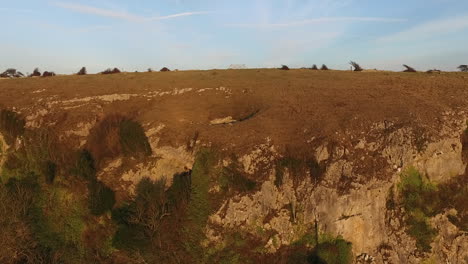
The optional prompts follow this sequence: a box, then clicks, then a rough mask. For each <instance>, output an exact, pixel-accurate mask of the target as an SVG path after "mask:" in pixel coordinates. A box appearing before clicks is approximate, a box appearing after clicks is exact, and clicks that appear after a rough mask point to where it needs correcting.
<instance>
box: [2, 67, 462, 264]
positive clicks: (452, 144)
mask: <svg viewBox="0 0 468 264" xmlns="http://www.w3.org/2000/svg"><path fill="white" fill-rule="evenodd" d="M467 98H468V75H467V74H464V73H444V74H436V75H432V74H426V73H414V74H412V73H392V72H359V73H356V72H344V71H311V70H290V71H280V70H276V69H252V70H212V71H185V72H154V73H123V74H114V75H86V76H56V77H51V78H27V79H12V80H2V81H0V109H8V110H11V111H13V112H16V113H18V114H19V116H20V117H22V118H24V120H25V128H26V132H25V133H24V135H19V136H18V137H17V138H15V140H16V141H11V140H10V142H8V140H7V135H6V134H5V131H1V130H0V132H1V133H2V134H3V136H2V137H1V138H0V139H1V142H2V144H1V146H0V147H1V148H0V149H2V151H1V152H0V153H1V154H2V155H1V156H0V164H2V165H3V164H4V163H5V166H4V167H5V168H4V169H3V170H2V179H3V183H6V182H7V181H8V180H11V179H12V178H15V177H16V178H18V177H19V178H21V176H18V175H19V174H15V173H13V172H12V171H14V169H16V168H17V167H14V166H13V167H14V168H13V167H11V165H10V164H12V162H11V160H12V159H11V158H10V156H11V155H13V154H12V153H20V152H21V151H22V148H26V149H27V144H32V145H34V144H36V143H35V141H31V140H29V139H28V137H31V136H29V135H30V134H28V133H31V134H34V133H36V132H34V131H42V130H44V129H45V130H47V131H48V132H47V133H51V134H53V136H50V137H51V138H53V141H54V143H53V144H52V143H51V145H59V146H58V147H57V148H54V151H55V152H56V153H54V155H51V154H49V156H50V157H48V159H47V162H49V160H50V161H51V162H53V163H54V164H55V165H54V166H57V176H56V178H57V180H55V182H54V183H53V184H54V185H53V186H54V188H58V189H61V188H62V189H66V190H68V191H70V192H71V193H72V194H73V195H76V196H77V197H88V198H86V199H90V198H89V197H90V193H92V191H91V190H93V189H92V188H91V187H88V191H86V184H84V183H83V182H80V183H75V182H74V180H70V179H69V177H70V175H71V174H73V173H72V171H74V170H72V169H69V168H68V167H70V166H71V167H73V166H74V165H73V166H72V165H70V164H67V161H69V160H71V159H72V157H74V156H70V155H71V153H72V152H73V153H74V152H78V151H80V150H87V151H89V152H90V155H91V157H92V158H93V159H94V161H95V163H96V164H95V166H93V168H94V167H95V170H96V181H97V182H102V183H103V184H105V185H106V186H108V187H109V188H110V189H111V190H112V191H114V192H115V200H116V201H115V205H114V204H112V205H111V209H112V210H113V213H112V219H111V216H110V213H109V214H108V216H107V218H105V219H107V220H105V222H106V223H107V224H105V225H104V227H102V230H101V231H96V230H95V226H96V222H100V221H101V222H102V221H104V220H102V219H101V220H99V219H100V218H92V217H91V218H90V217H89V216H83V217H80V219H86V220H84V223H83V226H85V227H83V228H84V229H83V230H84V231H80V232H81V233H80V234H81V235H82V236H83V239H84V237H85V235H83V234H85V233H87V232H91V233H92V234H95V233H99V232H100V234H102V233H106V236H107V239H111V240H113V241H114V243H113V244H112V246H111V248H112V250H110V251H109V252H111V253H109V252H107V251H106V252H107V254H103V253H102V254H101V253H100V255H99V257H96V256H94V255H92V254H91V253H89V252H88V253H83V254H82V255H80V257H77V258H78V260H77V261H78V262H79V261H82V259H80V258H86V259H90V258H91V259H94V260H95V261H98V262H105V261H107V262H109V263H120V262H121V263H125V262H128V261H131V260H132V261H135V263H137V262H138V261H139V260H141V259H145V260H146V261H148V262H150V263H151V262H152V261H155V262H156V261H167V262H169V263H188V261H189V260H192V261H193V260H195V259H196V261H197V262H202V263H203V262H204V263H220V262H222V261H227V262H228V263H235V262H236V261H237V262H238V263H249V262H250V261H254V260H257V261H260V263H263V262H268V263H271V262H272V261H273V263H276V262H278V263H307V261H308V262H309V263H311V262H313V261H315V260H317V259H322V260H325V261H328V262H329V263H348V262H350V261H356V262H359V263H406V262H408V263H419V262H420V261H422V260H424V261H429V262H428V263H431V262H430V261H433V262H434V263H440V262H445V261H450V262H451V263H457V261H458V263H462V262H464V261H467V260H468V251H467V250H466V248H468V237H467V233H466V232H467V229H466V228H467V227H466V224H463V223H464V222H465V223H466V220H468V218H467V212H466V209H467V208H466V205H467V204H468V197H467V195H468V192H467V189H466V186H467V183H468V180H467V178H468V173H467V169H466V168H467V166H466V164H467V163H468V152H467V150H468V132H466V129H467V123H466V122H467V118H468V100H467ZM127 121H128V122H129V123H125V122H127ZM132 122H134V123H132ZM114 123H115V124H118V125H117V126H119V125H121V124H122V123H125V124H129V126H131V127H133V124H135V125H134V127H138V126H139V125H137V124H141V127H142V128H143V131H144V134H145V135H146V137H147V139H148V144H149V148H150V150H148V153H147V154H145V155H143V154H141V153H139V154H138V155H127V154H128V153H126V149H128V148H130V149H132V147H129V146H127V145H125V144H124V143H125V142H124V141H122V139H120V144H121V145H119V146H118V147H115V148H114V149H113V148H111V147H109V150H108V152H109V153H106V152H105V151H103V150H102V146H104V147H105V146H106V144H107V146H109V144H114V143H115V142H114V141H115V140H117V142H118V141H119V140H118V139H115V138H111V137H110V136H109V135H111V134H112V133H114V132H112V131H113V129H114V128H113V127H112V124H114ZM103 124H104V125H103ZM106 126H107V127H106ZM106 129H107V130H106ZM120 129H121V130H119V131H120V132H119V133H120V135H121V134H122V133H123V132H122V129H123V128H122V127H120ZM101 130H102V131H107V132H105V133H104V132H102V133H101V132H99V131H101ZM136 130H138V128H137V129H136ZM28 131H30V132H28ZM109 131H110V132H109ZM100 133H101V134H100ZM115 133H117V132H115ZM132 133H133V132H132ZM39 134H40V133H39ZM41 135H42V134H41ZM112 135H113V134H112ZM138 135H139V134H138V133H137V132H135V134H132V135H131V136H132V139H134V138H135V137H137V136H138ZM31 138H32V137H31ZM40 139H41V140H42V139H43V137H40ZM31 142H32V143H31ZM41 142H42V141H41ZM115 144H117V145H118V144H119V143H115ZM117 145H116V146H117ZM130 145H131V146H136V147H135V148H137V147H138V146H139V145H138V146H137V145H135V144H133V143H131V144H130ZM141 146H142V147H141V148H142V149H143V148H145V147H144V145H141ZM51 149H52V148H51ZM59 150H60V151H59ZM25 152H26V153H29V152H28V151H25ZM62 152H63V153H62ZM140 154H141V155H140ZM26 156H27V155H26ZM28 157H29V156H28ZM9 161H10V162H9ZM28 164H29V163H28ZM47 164H48V163H47ZM31 167H32V166H29V167H27V168H28V169H27V170H33V169H30V168H31ZM22 169H24V168H23V167H22ZM54 170H55V169H54ZM39 171H40V170H39ZM22 173H23V172H22ZM184 173H185V174H187V175H190V182H191V183H190V184H191V187H190V188H189V189H188V192H189V195H188V196H189V199H188V200H187V201H184V202H182V205H177V206H175V208H177V210H176V211H174V212H172V211H171V212H170V213H169V214H168V215H170V216H169V217H166V218H164V217H165V215H164V214H163V215H161V219H163V221H161V222H160V223H159V224H160V225H161V228H162V229H157V230H156V231H154V234H156V235H155V236H154V237H153V236H151V246H150V247H151V248H152V249H154V250H148V251H144V250H143V251H142V252H143V253H142V255H138V256H137V255H135V254H134V253H135V252H134V251H133V250H132V249H129V248H125V247H122V246H121V245H119V244H118V243H116V242H115V241H116V238H115V237H116V235H115V234H119V231H117V233H115V232H116V231H115V230H116V229H118V228H119V225H120V224H119V222H118V221H117V222H116V221H115V219H114V218H115V211H116V210H117V209H118V208H123V207H122V206H124V205H125V204H126V203H128V202H129V201H132V200H135V201H138V199H139V198H138V197H140V196H139V193H140V189H141V188H140V187H138V186H139V185H138V183H139V182H140V181H141V180H142V179H145V178H149V179H150V180H152V181H157V180H159V179H162V178H164V179H165V182H164V184H165V186H166V190H167V192H168V193H171V192H172V190H173V189H174V187H173V186H174V185H175V184H176V183H177V184H178V183H179V178H177V177H179V176H177V177H176V178H174V179H173V177H175V176H174V175H182V174H184ZM21 175H22V174H21ZM67 177H68V178H67ZM80 181H81V180H80ZM173 182H174V184H172V183H173ZM408 182H409V183H408ZM415 182H416V183H415ZM406 183H408V184H406ZM414 184H415V185H414ZM40 185H41V184H40ZM171 185H172V187H170V186H171ZM41 186H42V187H41V188H42V189H44V190H48V189H50V188H52V187H50V186H48V185H41ZM72 186H76V187H72ZM177 186H178V185H177ZM415 186H416V187H415ZM414 188H416V189H414ZM408 193H415V195H416V198H414V197H413V196H412V197H413V198H411V199H413V200H414V199H416V200H417V201H418V202H414V201H413V200H411V199H410V198H408V197H409V196H407V194H408ZM72 194H71V195H72ZM168 195H169V194H168ZM419 195H420V196H419ZM428 197H437V199H435V198H434V199H428ZM80 199H81V198H80ZM168 199H169V198H168ZM430 201H434V202H430ZM446 201H450V202H446ZM429 203H430V205H428V204H429ZM41 206H42V205H41ZM428 208H429V209H428ZM119 210H120V209H119ZM174 210H175V209H174ZM176 212H177V213H176ZM84 215H86V213H84ZM104 215H105V214H104ZM101 217H102V216H101ZM164 219H168V220H167V221H166V220H164ZM176 223H178V224H180V225H182V226H183V227H181V226H178V224H176ZM158 228H159V226H158ZM164 228H177V230H182V231H180V232H181V234H179V235H178V236H179V239H181V238H183V241H178V240H174V239H175V238H174V236H171V234H162V233H161V232H162V231H160V230H164ZM184 228H185V229H184ZM186 228H190V230H192V231H190V232H188V233H187V232H186V231H183V230H186ZM33 230H34V228H33ZM173 235H174V234H173ZM156 237H158V239H157V238H156ZM153 239H154V241H153ZM172 240H174V241H172ZM161 241H166V242H161ZM167 241H169V242H167ZM38 243H39V245H42V244H41V243H42V242H38ZM80 243H81V242H80ZM83 244H84V247H85V248H86V245H87V244H89V242H86V243H85V242H83ZM182 244H183V245H184V246H180V245H182ZM80 245H81V244H80ZM42 246H44V245H42ZM46 246H47V247H49V248H52V251H54V250H58V249H55V248H54V247H52V246H51V245H46ZM348 246H349V247H350V248H352V249H351V250H350V252H351V253H350V255H349V256H348V255H346V254H347V253H346V254H345V253H343V254H344V255H340V254H342V253H341V251H342V250H344V251H346V250H347V249H348ZM335 247H336V248H335ZM60 250H62V249H60ZM327 250H329V251H327ZM168 251H171V252H172V251H174V252H175V253H174V255H171V254H172V253H171V254H169V253H167V252H168ZM85 252H87V251H86V250H85ZM145 252H146V253H145ZM148 252H153V253H154V252H160V253H158V254H156V256H154V255H152V253H148ZM323 252H325V253H323ZM329 252H335V253H336V252H338V253H336V255H337V256H339V257H337V259H338V260H336V261H338V262H334V261H335V260H331V257H330V256H329ZM89 254H91V255H92V256H90V255H89ZM327 254H328V255H327ZM314 259H315V260H314ZM0 260H1V258H0ZM78 262H77V263H78Z"/></svg>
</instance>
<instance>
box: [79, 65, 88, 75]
mask: <svg viewBox="0 0 468 264" xmlns="http://www.w3.org/2000/svg"><path fill="white" fill-rule="evenodd" d="M76 74H77V75H86V74H87V71H86V67H82V68H81V69H80V70H79V71H78V73H76Z"/></svg>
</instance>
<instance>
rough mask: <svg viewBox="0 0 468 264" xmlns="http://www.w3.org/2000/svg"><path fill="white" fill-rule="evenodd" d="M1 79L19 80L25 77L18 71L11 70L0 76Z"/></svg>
mask: <svg viewBox="0 0 468 264" xmlns="http://www.w3.org/2000/svg"><path fill="white" fill-rule="evenodd" d="M0 77H1V78H19V77H24V75H23V74H22V73H21V72H19V71H17V70H16V69H13V68H10V69H7V70H6V71H4V72H3V73H1V74H0Z"/></svg>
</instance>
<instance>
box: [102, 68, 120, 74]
mask: <svg viewBox="0 0 468 264" xmlns="http://www.w3.org/2000/svg"><path fill="white" fill-rule="evenodd" d="M115 73H121V71H120V70H119V69H118V68H114V69H111V68H108V69H106V70H105V71H102V72H101V74H115Z"/></svg>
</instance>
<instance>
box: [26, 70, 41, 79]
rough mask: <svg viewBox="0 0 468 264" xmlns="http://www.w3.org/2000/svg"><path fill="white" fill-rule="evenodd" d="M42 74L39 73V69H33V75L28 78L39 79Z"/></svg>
mask: <svg viewBox="0 0 468 264" xmlns="http://www.w3.org/2000/svg"><path fill="white" fill-rule="evenodd" d="M41 75H42V74H41V72H40V71H39V68H35V69H34V71H33V73H31V75H29V77H40V76H41Z"/></svg>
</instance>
